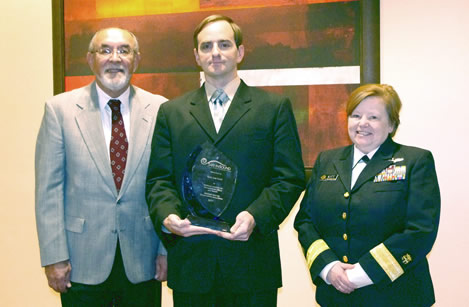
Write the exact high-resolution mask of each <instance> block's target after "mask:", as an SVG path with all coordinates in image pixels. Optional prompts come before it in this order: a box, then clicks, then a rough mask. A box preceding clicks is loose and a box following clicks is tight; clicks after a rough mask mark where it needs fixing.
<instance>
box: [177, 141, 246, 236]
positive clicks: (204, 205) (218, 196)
mask: <svg viewBox="0 0 469 307" xmlns="http://www.w3.org/2000/svg"><path fill="white" fill-rule="evenodd" d="M237 176H238V168H237V166H236V164H234V163H233V162H232V161H231V160H230V159H228V158H227V157H226V156H225V155H224V154H223V153H222V152H221V151H220V150H218V149H217V148H216V147H215V146H213V145H212V144H210V143H208V142H205V143H204V144H202V145H198V146H197V147H196V148H195V149H194V150H193V151H192V153H191V154H190V155H189V158H188V159H187V165H186V171H185V173H184V176H183V179H182V181H183V182H182V192H183V193H182V194H183V198H184V201H185V202H186V204H187V207H188V209H189V212H190V214H189V216H188V217H187V218H188V219H189V221H190V222H191V223H192V225H196V226H201V227H206V228H210V229H214V230H220V231H225V232H229V231H230V228H231V225H230V224H228V223H227V222H225V221H223V220H222V219H221V218H220V216H221V215H222V213H223V212H225V210H226V209H227V208H228V206H229V204H230V202H231V198H232V197H233V193H234V190H235V187H236V178H237Z"/></svg>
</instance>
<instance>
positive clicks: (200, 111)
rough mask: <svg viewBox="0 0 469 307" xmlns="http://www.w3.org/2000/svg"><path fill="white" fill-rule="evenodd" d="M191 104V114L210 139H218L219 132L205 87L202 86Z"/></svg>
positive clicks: (191, 100)
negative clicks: (216, 128)
mask: <svg viewBox="0 0 469 307" xmlns="http://www.w3.org/2000/svg"><path fill="white" fill-rule="evenodd" d="M189 104H190V105H189V113H190V114H191V115H192V116H193V117H194V119H195V120H196V121H197V123H198V124H199V125H200V127H202V129H203V130H204V131H205V133H206V134H207V135H208V136H209V137H210V139H211V140H212V141H214V140H215V139H216V138H217V132H216V130H215V125H214V124H213V119H212V113H211V112H210V108H209V106H208V101H207V95H206V94H205V86H202V87H201V88H199V89H198V90H197V91H196V92H195V94H194V96H192V98H191V99H190V102H189Z"/></svg>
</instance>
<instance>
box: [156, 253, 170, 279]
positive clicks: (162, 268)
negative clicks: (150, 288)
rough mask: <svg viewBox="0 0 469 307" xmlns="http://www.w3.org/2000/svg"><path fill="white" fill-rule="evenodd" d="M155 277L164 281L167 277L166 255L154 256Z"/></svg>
mask: <svg viewBox="0 0 469 307" xmlns="http://www.w3.org/2000/svg"><path fill="white" fill-rule="evenodd" d="M155 279H156V280H159V281H166V280H167V279H168V257H167V256H166V255H158V257H156V275H155Z"/></svg>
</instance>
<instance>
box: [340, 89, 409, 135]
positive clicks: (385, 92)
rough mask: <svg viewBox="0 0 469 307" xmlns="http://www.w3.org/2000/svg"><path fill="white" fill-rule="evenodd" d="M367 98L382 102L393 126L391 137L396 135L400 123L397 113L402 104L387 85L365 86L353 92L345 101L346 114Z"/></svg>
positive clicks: (395, 93) (349, 113) (348, 114)
mask: <svg viewBox="0 0 469 307" xmlns="http://www.w3.org/2000/svg"><path fill="white" fill-rule="evenodd" d="M368 97H379V98H381V99H382V100H383V102H384V105H385V109H386V112H387V113H388V117H389V121H390V122H391V125H393V130H392V132H391V137H393V136H394V135H395V134H396V130H397V128H398V127H399V124H400V123H401V121H400V119H399V112H400V111H401V107H402V102H401V99H400V98H399V95H397V92H396V91H395V90H394V88H393V87H392V86H391V85H387V84H365V85H362V86H360V87H359V88H357V89H356V90H354V91H353V92H352V93H351V94H350V97H349V99H348V101H347V106H346V112H347V116H350V115H351V114H352V112H353V110H355V108H356V107H357V106H358V105H359V104H360V103H361V102H362V101H363V100H364V99H365V98H368Z"/></svg>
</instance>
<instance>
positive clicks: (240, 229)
mask: <svg viewBox="0 0 469 307" xmlns="http://www.w3.org/2000/svg"><path fill="white" fill-rule="evenodd" d="M254 227H256V221H255V220H254V217H253V216H252V215H251V213H249V212H247V211H242V212H240V213H239V214H238V216H237V217H236V223H235V224H234V225H233V226H232V227H231V229H230V232H222V231H220V232H219V233H218V235H219V236H220V237H222V238H225V239H227V240H233V241H247V240H248V239H249V237H250V236H251V233H252V231H253V230H254Z"/></svg>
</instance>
